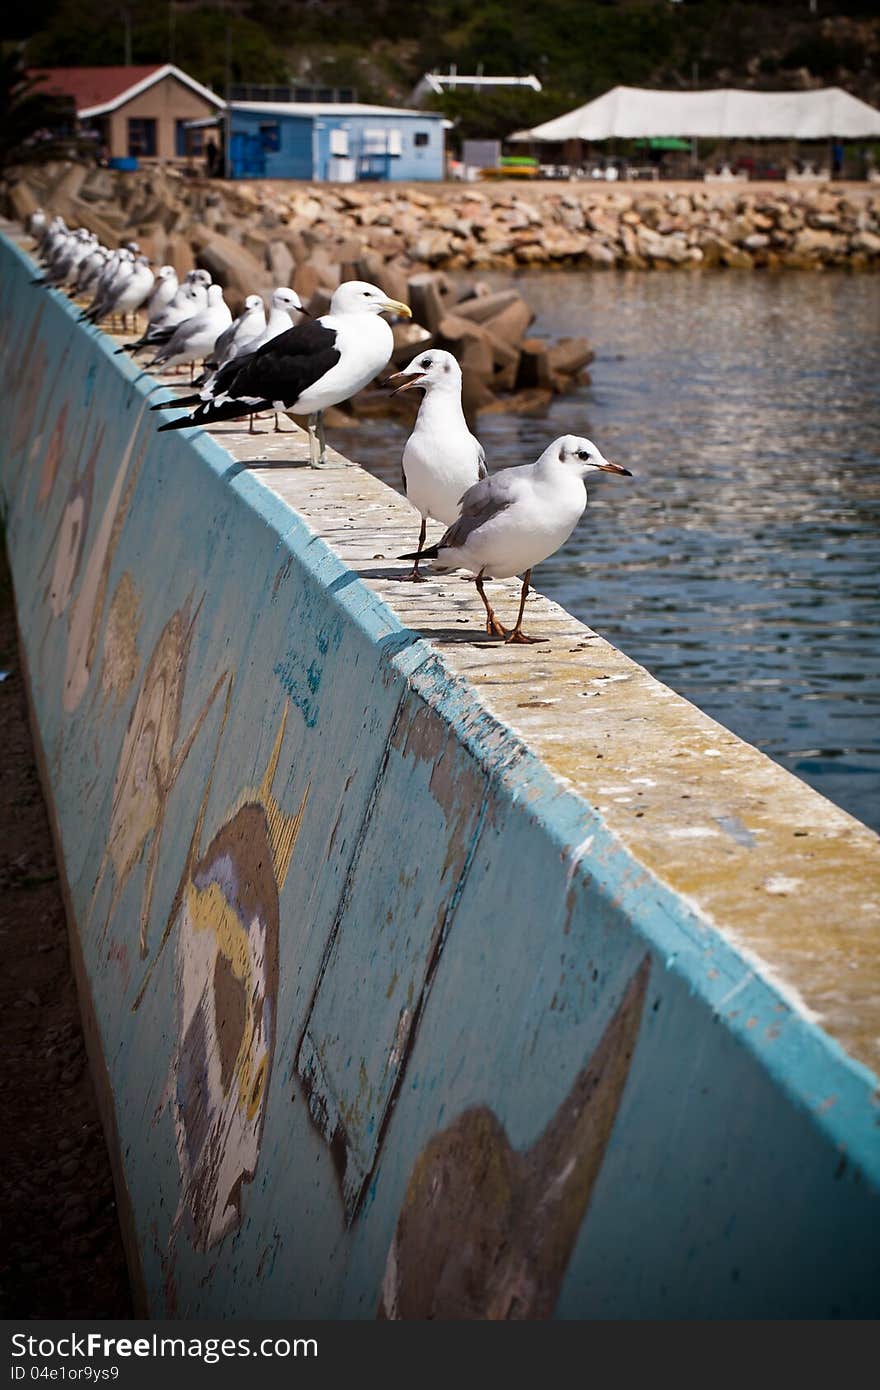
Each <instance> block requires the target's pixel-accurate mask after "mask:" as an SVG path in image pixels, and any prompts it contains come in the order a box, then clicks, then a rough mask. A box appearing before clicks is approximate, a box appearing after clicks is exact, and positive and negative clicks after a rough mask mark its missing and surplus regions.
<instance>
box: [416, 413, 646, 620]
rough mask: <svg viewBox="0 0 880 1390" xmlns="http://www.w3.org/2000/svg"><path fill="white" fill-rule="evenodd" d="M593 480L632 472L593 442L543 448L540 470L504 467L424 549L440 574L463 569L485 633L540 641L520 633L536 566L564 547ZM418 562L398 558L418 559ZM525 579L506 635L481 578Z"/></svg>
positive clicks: (566, 440) (560, 442) (573, 439)
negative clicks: (468, 574)
mask: <svg viewBox="0 0 880 1390" xmlns="http://www.w3.org/2000/svg"><path fill="white" fill-rule="evenodd" d="M589 473H620V474H623V475H624V476H625V477H627V478H629V477H631V476H632V474H631V473H630V471H629V469H628V468H621V466H620V464H617V463H610V462H609V460H608V459H606V458H603V456H602V454H601V453H600V452H599V450H598V449H597V448H596V445H595V444H593V443H592V442H591V441H590V440H589V439H579V438H578V437H577V436H576V435H572V434H566V435H563V436H562V438H560V439H555V440H554V441H553V443H552V444H551V445H550V446H549V448H547V449H545V450H544V452H543V454H542V455H541V457H540V458H539V459H538V461H537V463H526V464H523V465H522V467H520V468H504V469H502V470H501V472H500V473H494V474H493V475H492V477H491V478H484V479H483V481H482V482H479V483H476V484H475V486H474V487H471V488H468V490H467V492H466V493H465V495H464V497H462V499H461V516H460V517H459V518H458V520H457V521H455V522H453V524H452V525H451V526H450V528H449V530H448V531H447V532H446V534H445V535H444V536H442V537H441V539H440V540H439V541H438V542H437V544H436V545H432V546H430V547H429V549H427V550H423V551H422V559H423V560H435V561H436V562H437V569H438V570H440V572H441V573H444V572H447V571H449V570H456V569H466V570H470V572H471V574H472V575H473V576H474V578H475V579H476V581H477V592H478V593H479V595H480V598H481V599H482V600H483V605H484V607H485V609H486V631H487V633H488V634H489V636H490V637H503V638H504V640H505V642H542V641H545V640H546V639H545V638H542V637H527V636H526V634H525V633H524V632H523V630H522V617H523V609H524V608H525V605H526V595H527V594H528V592H529V582H530V580H531V577H532V570H533V568H534V567H535V565H538V564H540V563H541V561H542V560H546V559H547V557H548V555H552V554H553V552H554V551H555V550H558V549H559V547H560V546H561V545H564V544H565V542H566V541H567V540H568V538H569V536H570V535H571V533H572V531H573V530H574V528H575V526H576V525H577V523H578V521H579V520H580V518H581V516H582V515H583V512H584V508H585V507H586V505H587V489H586V487H585V486H584V479H585V478H586V477H587V475H588V474H589ZM415 558H416V556H415V555H401V556H400V559H401V560H414V559H415ZM514 574H521V575H522V576H523V585H522V594H521V596H520V603H519V613H518V615H517V619H516V626H515V627H514V628H513V629H512V630H510V631H508V629H507V628H506V627H503V626H502V624H501V623H500V622H499V621H498V619H497V618H496V616H495V614H494V612H493V610H492V605H491V604H490V603H489V600H488V599H487V597H486V592H485V590H484V588H483V580H484V579H509V578H510V577H511V576H512V575H514Z"/></svg>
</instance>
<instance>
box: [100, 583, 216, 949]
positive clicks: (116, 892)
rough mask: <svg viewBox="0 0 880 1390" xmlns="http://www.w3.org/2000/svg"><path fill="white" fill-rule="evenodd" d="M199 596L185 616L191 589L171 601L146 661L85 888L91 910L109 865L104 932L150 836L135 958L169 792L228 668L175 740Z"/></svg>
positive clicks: (141, 945)
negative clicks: (105, 826)
mask: <svg viewBox="0 0 880 1390" xmlns="http://www.w3.org/2000/svg"><path fill="white" fill-rule="evenodd" d="M202 601H203V600H200V602H199V605H198V607H197V608H196V611H195V613H194V614H193V615H192V617H190V607H191V602H192V596H191V595H190V597H189V598H188V599H187V600H186V602H185V603H184V604H183V606H182V607H181V608H178V609H175V611H174V612H173V613H172V614H171V617H170V618H169V619H168V621H167V623H166V624H165V626H164V627H163V629H162V631H161V633H160V635H159V638H158V640H157V642H156V645H155V647H154V648H153V651H152V654H151V656H150V659H149V661H148V662H147V666H146V670H145V671H144V675H143V678H142V680H141V685H140V689H139V691H138V695H137V699H136V700H135V704H134V708H133V709H132V712H131V715H130V716H129V720H128V727H127V728H126V731H125V737H124V739H123V741H122V750H121V752H120V755H119V763H118V766H117V769H116V780H115V782H114V786H113V804H112V807H111V811H110V827H109V830H108V832H107V843H106V847H105V849H104V853H103V855H102V857H101V863H100V865H99V866H98V873H97V876H96V878H95V885H94V888H93V890H92V901H91V907H90V909H89V917H90V918H91V916H92V913H93V912H94V908H95V902H96V900H97V897H98V893H99V891H100V888H101V884H102V883H103V880H104V876H105V874H106V872H107V869H108V868H109V867H110V866H111V865H112V869H113V891H112V893H111V895H110V902H109V904H108V906H107V911H106V914H105V916H104V926H103V930H102V937H103V936H105V935H106V933H107V929H108V927H109V925H110V922H111V920H112V918H113V916H114V914H115V912H116V908H117V906H118V905H119V900H120V898H121V896H122V894H123V892H124V890H125V886H126V884H127V883H128V880H129V878H130V877H131V875H132V873H133V872H134V870H135V869H136V868H137V866H138V864H140V863H141V861H142V859H143V857H144V851H145V849H146V845H147V841H148V840H149V841H150V848H149V852H148V854H147V863H146V872H145V876H144V886H143V890H142V893H141V906H140V914H139V918H138V950H139V952H140V955H141V958H142V959H143V958H144V957H145V956H146V954H147V934H148V929H149V922H150V911H151V908H152V902H153V884H154V881H155V876H156V869H157V866H158V862H159V850H160V848H161V844H162V831H163V828H164V824H165V813H166V809H167V806H168V799H169V797H170V795H171V792H172V790H173V788H174V785H175V783H176V782H177V779H178V777H179V776H180V773H181V771H182V770H183V766H184V764H185V762H186V760H187V758H188V757H189V754H190V752H191V750H192V747H193V744H194V743H195V741H196V739H197V738H198V735H199V731H200V730H201V728H202V725H203V724H204V722H205V719H206V718H207V716H208V712H209V711H210V709H211V706H212V705H213V703H214V701H215V700H216V698H217V696H218V695H219V693H220V690H221V688H222V686H223V684H224V683H225V682H226V680H227V679H228V676H229V672H228V670H224V671H223V672H222V673H221V675H219V676H218V677H217V679H216V680H215V682H214V685H213V686H212V688H211V690H210V691H209V693H208V695H207V697H206V698H205V700H204V702H203V703H202V706H201V708H200V710H199V712H198V714H197V715H196V718H195V720H194V722H193V725H192V728H191V729H190V731H189V733H188V735H187V736H186V738H185V739H183V741H182V742H178V740H179V734H180V721H181V712H182V708H183V695H184V687H185V682H186V670H187V665H188V663H189V654H190V647H191V644H192V638H193V633H194V630H195V625H196V621H197V619H198V616H199V612H200V610H201V605H202Z"/></svg>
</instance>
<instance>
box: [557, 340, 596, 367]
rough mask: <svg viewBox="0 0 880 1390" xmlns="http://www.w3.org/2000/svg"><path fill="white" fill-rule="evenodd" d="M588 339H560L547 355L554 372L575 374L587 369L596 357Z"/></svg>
mask: <svg viewBox="0 0 880 1390" xmlns="http://www.w3.org/2000/svg"><path fill="white" fill-rule="evenodd" d="M595 355H596V354H595V353H594V352H593V349H592V348H591V347H590V344H589V342H588V341H587V339H586V338H560V339H559V342H558V343H554V344H553V346H552V347H551V348H550V349H549V351H548V353H547V358H548V361H549V363H550V366H551V368H552V370H553V371H554V372H564V373H573V372H579V371H580V370H581V368H582V367H586V366H588V365H589V363H590V362H592V360H593V358H594V357H595Z"/></svg>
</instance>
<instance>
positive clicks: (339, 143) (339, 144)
mask: <svg viewBox="0 0 880 1390" xmlns="http://www.w3.org/2000/svg"><path fill="white" fill-rule="evenodd" d="M330 153H331V154H338V155H347V154H348V131H347V130H331V132H330Z"/></svg>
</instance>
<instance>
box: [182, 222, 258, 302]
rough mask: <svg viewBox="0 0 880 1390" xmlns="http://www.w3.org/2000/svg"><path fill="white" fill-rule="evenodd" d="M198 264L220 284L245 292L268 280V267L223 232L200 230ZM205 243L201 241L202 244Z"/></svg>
mask: <svg viewBox="0 0 880 1390" xmlns="http://www.w3.org/2000/svg"><path fill="white" fill-rule="evenodd" d="M194 240H196V244H197V250H196V258H195V259H196V265H198V266H200V267H201V268H202V269H203V270H209V271H210V272H211V275H212V276H213V278H214V279H215V280H216V282H217V284H218V285H222V286H223V288H224V289H229V290H233V291H237V292H238V293H239V294H241V295H248V294H254V293H256V292H257V291H258V290H259V289H260V288H261V287H262V286H263V285H265V283H266V279H267V275H266V267H265V266H264V265H263V264H262V263H261V262H260V261H258V260H257V258H256V256H254V255H252V254H251V252H250V251H248V250H247V249H246V248H245V247H244V246H238V245H237V244H236V243H235V242H234V241H232V240H231V239H230V238H229V237H227V236H222V235H220V234H219V233H216V232H215V233H210V232H209V233H207V234H204V235H203V234H201V233H199V235H198V238H197V239H196V238H194ZM199 243H201V244H199Z"/></svg>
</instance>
